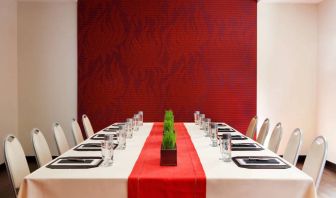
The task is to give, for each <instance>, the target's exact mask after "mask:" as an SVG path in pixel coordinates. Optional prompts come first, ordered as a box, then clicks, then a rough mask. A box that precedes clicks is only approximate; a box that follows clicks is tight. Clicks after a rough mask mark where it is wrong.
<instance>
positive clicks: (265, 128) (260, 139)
mask: <svg viewBox="0 0 336 198" xmlns="http://www.w3.org/2000/svg"><path fill="white" fill-rule="evenodd" d="M268 130H269V119H268V118H266V119H265V121H264V122H263V124H262V125H261V128H260V130H259V134H258V138H257V142H259V144H262V145H263V144H264V143H265V139H266V137H267V134H268Z"/></svg>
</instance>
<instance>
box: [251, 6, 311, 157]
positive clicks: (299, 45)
mask: <svg viewBox="0 0 336 198" xmlns="http://www.w3.org/2000/svg"><path fill="white" fill-rule="evenodd" d="M257 58H258V71H257V81H258V83H257V113H258V116H259V119H260V121H259V127H260V125H261V124H262V122H263V120H264V119H265V118H266V117H268V118H270V121H271V128H270V130H273V127H274V125H275V124H276V122H282V126H283V129H284V131H283V132H284V134H283V139H282V142H281V145H280V149H279V154H282V153H283V151H284V148H285V147H286V145H287V141H288V139H289V136H290V134H291V132H292V131H293V129H294V128H297V127H299V128H301V129H302V130H303V132H304V144H303V150H302V154H305V153H306V151H307V148H308V147H309V146H310V143H311V142H312V140H313V138H314V137H315V134H316V133H315V129H316V120H315V119H316V116H315V114H316V71H317V67H316V65H317V8H316V5H314V4H271V3H259V4H258V57H257Z"/></svg>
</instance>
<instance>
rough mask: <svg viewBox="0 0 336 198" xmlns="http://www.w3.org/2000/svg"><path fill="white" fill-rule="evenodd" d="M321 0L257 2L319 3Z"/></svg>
mask: <svg viewBox="0 0 336 198" xmlns="http://www.w3.org/2000/svg"><path fill="white" fill-rule="evenodd" d="M321 1H323V0H259V2H262V3H320V2H321Z"/></svg>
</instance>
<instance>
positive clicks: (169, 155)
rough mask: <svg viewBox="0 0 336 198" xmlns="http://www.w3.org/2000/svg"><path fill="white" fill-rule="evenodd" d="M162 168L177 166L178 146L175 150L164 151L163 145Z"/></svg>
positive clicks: (161, 154) (161, 153) (161, 152)
mask: <svg viewBox="0 0 336 198" xmlns="http://www.w3.org/2000/svg"><path fill="white" fill-rule="evenodd" d="M160 166H177V146H175V149H163V147H162V145H161V151H160Z"/></svg>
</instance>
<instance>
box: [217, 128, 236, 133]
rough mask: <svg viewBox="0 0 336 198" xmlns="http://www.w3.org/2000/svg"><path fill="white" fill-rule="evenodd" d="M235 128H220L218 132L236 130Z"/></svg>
mask: <svg viewBox="0 0 336 198" xmlns="http://www.w3.org/2000/svg"><path fill="white" fill-rule="evenodd" d="M234 131H235V130H233V129H230V128H218V132H234Z"/></svg>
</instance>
